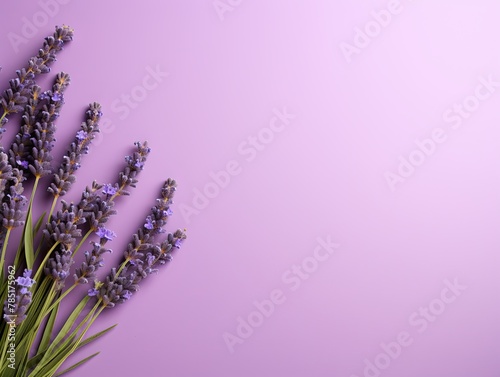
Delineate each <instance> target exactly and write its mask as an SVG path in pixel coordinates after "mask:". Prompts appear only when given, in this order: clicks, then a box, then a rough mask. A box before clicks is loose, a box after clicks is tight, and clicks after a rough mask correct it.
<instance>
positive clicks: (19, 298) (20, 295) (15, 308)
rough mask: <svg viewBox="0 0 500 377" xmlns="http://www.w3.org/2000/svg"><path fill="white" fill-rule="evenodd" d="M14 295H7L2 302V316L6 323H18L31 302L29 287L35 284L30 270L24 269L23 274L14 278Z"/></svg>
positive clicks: (23, 318)
mask: <svg viewBox="0 0 500 377" xmlns="http://www.w3.org/2000/svg"><path fill="white" fill-rule="evenodd" d="M15 281H16V288H15V293H14V295H13V296H14V297H8V298H7V299H6V300H5V303H4V309H3V311H4V315H3V318H4V320H5V321H6V322H7V323H14V324H15V326H18V325H20V324H21V323H22V322H23V321H24V320H25V319H26V311H27V310H28V307H29V306H30V304H31V298H32V297H31V291H30V290H29V288H31V287H32V286H33V284H35V280H33V279H32V278H31V270H24V273H23V276H19V277H18V278H17V279H16V280H15Z"/></svg>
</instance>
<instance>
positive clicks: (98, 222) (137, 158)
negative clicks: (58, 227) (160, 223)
mask: <svg viewBox="0 0 500 377" xmlns="http://www.w3.org/2000/svg"><path fill="white" fill-rule="evenodd" d="M134 145H135V146H136V148H137V149H136V151H135V152H134V153H133V155H132V156H126V157H125V161H126V163H127V164H126V166H125V168H124V169H123V171H121V172H120V174H119V182H118V183H115V184H114V185H112V184H106V185H104V186H99V185H97V183H95V182H94V184H93V187H92V189H89V188H87V189H86V190H85V192H84V193H83V194H82V199H81V201H80V203H79V204H78V207H79V208H82V209H83V210H84V216H85V218H86V219H87V221H88V223H89V224H90V227H91V229H92V230H93V231H97V229H98V228H99V227H100V226H103V224H105V223H106V222H107V221H108V219H109V217H110V216H112V215H114V214H116V211H115V210H114V209H113V206H114V199H115V198H116V197H117V196H120V195H129V192H128V191H127V190H126V188H128V187H136V183H137V182H138V180H137V175H138V173H139V172H140V171H141V170H142V169H143V168H144V164H145V162H146V160H147V157H148V155H149V153H150V152H151V149H150V148H149V147H148V146H147V142H145V143H140V142H136V143H135V144H134ZM101 188H102V195H104V197H103V196H101V195H99V194H98V192H97V191H98V190H100V189H101Z"/></svg>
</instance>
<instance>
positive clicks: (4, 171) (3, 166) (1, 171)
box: [0, 152, 12, 203]
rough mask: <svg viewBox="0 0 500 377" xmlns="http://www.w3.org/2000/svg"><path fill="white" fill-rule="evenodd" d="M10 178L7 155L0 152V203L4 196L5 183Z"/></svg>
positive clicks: (10, 169) (10, 171)
mask: <svg viewBox="0 0 500 377" xmlns="http://www.w3.org/2000/svg"><path fill="white" fill-rule="evenodd" d="M11 177H12V166H10V164H9V161H8V158H7V154H6V153H4V152H0V203H1V202H2V200H3V198H4V196H5V189H6V188H7V183H8V182H9V180H10V179H11Z"/></svg>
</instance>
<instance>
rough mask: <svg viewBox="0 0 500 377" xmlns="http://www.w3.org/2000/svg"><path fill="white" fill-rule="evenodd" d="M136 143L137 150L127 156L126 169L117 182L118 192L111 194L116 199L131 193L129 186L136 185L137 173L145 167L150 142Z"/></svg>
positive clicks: (149, 150)
mask: <svg viewBox="0 0 500 377" xmlns="http://www.w3.org/2000/svg"><path fill="white" fill-rule="evenodd" d="M134 145H135V146H136V147H137V150H136V151H135V152H134V153H133V154H132V156H127V157H125V162H126V163H127V165H126V166H125V169H123V171H122V172H120V174H119V179H118V183H117V184H116V192H115V193H114V194H113V195H112V196H111V197H112V199H114V198H115V197H117V196H121V195H130V192H128V191H127V188H129V187H134V188H135V186H136V183H137V179H136V177H137V174H139V172H140V171H141V170H142V169H144V164H145V163H146V160H147V158H148V155H149V153H150V152H151V148H149V147H148V142H147V141H145V142H144V143H141V142H139V141H138V142H136V143H134Z"/></svg>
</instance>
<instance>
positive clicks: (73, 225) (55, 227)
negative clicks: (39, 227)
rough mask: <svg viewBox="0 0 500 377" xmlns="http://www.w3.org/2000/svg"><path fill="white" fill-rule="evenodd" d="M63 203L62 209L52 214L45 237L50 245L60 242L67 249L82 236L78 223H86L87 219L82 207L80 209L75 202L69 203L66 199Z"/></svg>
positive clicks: (45, 230)
mask: <svg viewBox="0 0 500 377" xmlns="http://www.w3.org/2000/svg"><path fill="white" fill-rule="evenodd" d="M61 203H62V210H60V211H57V213H56V214H55V215H54V216H52V218H51V219H50V222H48V223H47V224H46V227H45V229H44V230H43V234H44V236H45V239H47V240H48V241H49V245H54V244H55V243H56V242H59V243H61V244H62V245H63V246H64V248H65V249H68V250H71V248H72V247H73V245H74V243H75V240H76V238H79V237H81V236H82V231H81V229H78V225H81V224H83V223H85V221H86V220H85V217H84V216H83V210H82V209H79V208H78V207H77V206H75V205H74V204H73V203H71V204H68V203H66V202H65V201H64V200H62V201H61ZM56 253H57V250H56Z"/></svg>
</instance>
